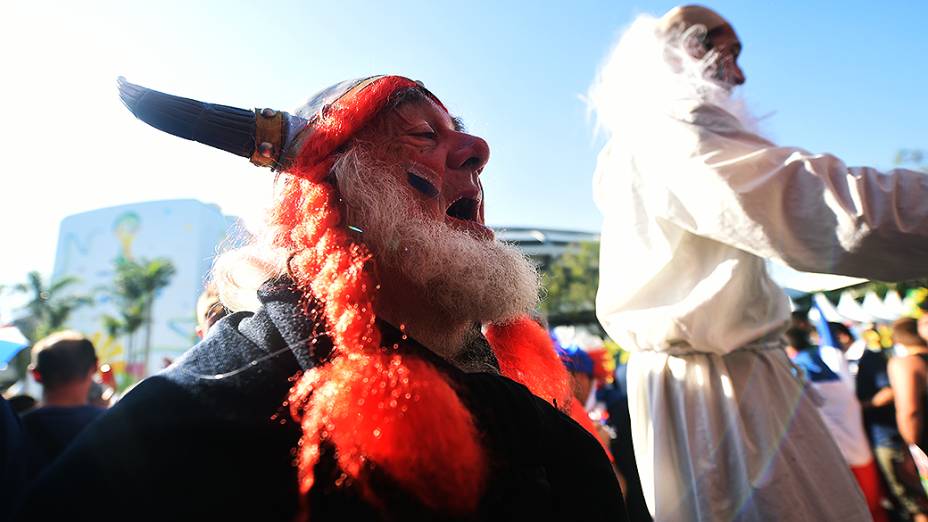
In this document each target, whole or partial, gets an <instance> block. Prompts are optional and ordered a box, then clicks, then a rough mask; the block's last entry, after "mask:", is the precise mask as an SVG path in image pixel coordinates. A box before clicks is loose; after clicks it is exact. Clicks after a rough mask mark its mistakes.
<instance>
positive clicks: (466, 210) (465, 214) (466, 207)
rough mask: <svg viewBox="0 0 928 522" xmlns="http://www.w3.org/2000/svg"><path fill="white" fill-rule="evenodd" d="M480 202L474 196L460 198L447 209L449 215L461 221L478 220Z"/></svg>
mask: <svg viewBox="0 0 928 522" xmlns="http://www.w3.org/2000/svg"><path fill="white" fill-rule="evenodd" d="M479 211H480V202H479V201H477V200H476V199H473V198H460V199H458V200H457V201H455V202H454V203H452V204H451V206H450V207H448V210H446V211H445V213H446V214H448V215H449V216H451V217H453V218H455V219H460V220H461V221H477V217H478V212H479Z"/></svg>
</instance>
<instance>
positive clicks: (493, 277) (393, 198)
mask: <svg viewBox="0 0 928 522" xmlns="http://www.w3.org/2000/svg"><path fill="white" fill-rule="evenodd" d="M365 156H366V155H365V154H363V153H362V152H361V151H358V150H357V149H353V150H351V151H349V152H347V153H345V154H344V155H343V156H342V157H341V158H340V159H339V161H338V162H337V163H336V165H335V167H334V171H335V177H336V179H337V180H338V187H339V191H340V192H341V194H342V196H343V197H344V199H345V201H346V204H347V205H348V208H349V210H348V214H349V218H350V219H349V224H351V225H353V226H356V227H358V228H360V229H361V230H363V232H362V237H363V239H364V243H365V244H366V245H367V246H368V248H370V249H371V251H372V253H373V254H374V257H375V259H376V260H377V262H378V264H379V266H380V269H381V270H384V271H392V272H398V273H400V274H402V275H403V277H404V278H405V279H406V280H408V281H409V282H410V283H411V284H412V285H414V286H415V289H416V290H417V291H418V293H419V294H420V295H421V296H422V297H423V299H425V300H427V301H428V302H430V303H431V304H433V305H434V306H437V307H438V308H439V309H441V310H442V311H443V312H444V314H445V315H447V316H448V317H452V318H466V319H467V320H469V321H473V322H481V323H484V322H505V321H507V320H511V319H514V318H515V317H516V316H518V315H521V314H525V313H529V312H531V311H532V310H533V309H534V308H535V305H536V304H537V303H538V289H539V278H538V273H537V271H536V269H535V266H534V265H533V264H532V262H531V261H530V260H529V259H528V258H527V257H525V256H524V255H523V254H522V253H521V252H520V251H519V250H517V249H516V248H514V247H512V246H509V245H506V244H504V243H502V242H500V241H497V240H495V239H494V240H485V239H478V238H475V237H473V236H471V235H470V234H468V233H467V232H464V231H460V230H456V229H454V228H452V227H450V226H449V225H448V224H447V223H445V222H443V221H435V220H432V219H428V218H426V217H424V216H422V215H421V213H420V211H419V210H418V209H417V208H416V206H415V203H414V202H413V200H412V196H411V195H410V194H409V191H408V190H407V189H404V188H403V187H401V186H400V185H399V184H398V183H397V182H396V181H395V179H394V178H393V177H392V176H390V175H389V170H387V169H389V168H396V167H395V166H387V165H378V164H376V163H375V162H373V161H371V160H370V159H368V158H367V157H365Z"/></svg>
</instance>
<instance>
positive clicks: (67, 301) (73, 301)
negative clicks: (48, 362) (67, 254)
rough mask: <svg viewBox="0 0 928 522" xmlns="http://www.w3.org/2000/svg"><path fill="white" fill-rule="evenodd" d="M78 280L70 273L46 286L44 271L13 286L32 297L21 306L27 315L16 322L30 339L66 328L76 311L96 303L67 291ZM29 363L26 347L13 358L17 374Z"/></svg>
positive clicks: (22, 372) (23, 371)
mask: <svg viewBox="0 0 928 522" xmlns="http://www.w3.org/2000/svg"><path fill="white" fill-rule="evenodd" d="M79 281H80V280H79V279H78V278H77V277H73V276H67V277H61V278H59V279H56V280H55V281H52V282H51V283H49V284H48V285H46V284H45V281H44V280H43V279H42V276H41V274H39V273H38V272H36V271H32V272H29V274H28V275H27V276H26V282H25V283H19V284H16V285H13V287H12V289H11V290H12V291H13V292H15V293H19V294H27V295H28V296H29V301H28V302H27V303H26V304H25V305H24V306H23V307H22V308H21V309H20V310H21V311H24V312H25V314H23V315H22V316H21V317H20V318H18V319H16V320H15V321H13V324H15V325H16V327H17V328H19V330H20V331H21V332H22V333H23V335H24V336H25V337H26V339H29V342H31V343H35V342H36V341H38V340H39V339H42V338H43V337H45V336H47V335H49V334H52V333H54V332H56V331H58V330H61V329H63V328H64V326H65V323H66V322H67V321H68V317H70V315H71V313H72V312H74V310H76V309H78V308H80V307H82V306H85V305H88V304H90V303H92V302H93V299H92V298H90V297H88V296H82V295H74V294H70V295H65V294H64V292H65V290H66V289H67V288H68V287H69V286H72V285H74V284H76V283H78V282H79ZM28 365H29V351H28V350H23V351H22V352H20V353H19V355H17V356H16V358H15V360H14V367H15V368H16V372H17V377H19V378H21V377H23V376H24V375H25V374H26V368H27V367H28Z"/></svg>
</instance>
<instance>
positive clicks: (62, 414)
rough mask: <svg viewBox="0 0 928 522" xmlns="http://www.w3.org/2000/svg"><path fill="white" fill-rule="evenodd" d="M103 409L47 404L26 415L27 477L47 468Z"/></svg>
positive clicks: (24, 427)
mask: <svg viewBox="0 0 928 522" xmlns="http://www.w3.org/2000/svg"><path fill="white" fill-rule="evenodd" d="M103 411H104V410H103V408H98V407H96V406H90V405H85V406H43V407H41V408H36V409H34V410H31V411H29V412H28V413H26V414H25V415H23V418H22V423H23V433H24V436H25V446H26V447H25V452H26V463H27V464H26V466H27V471H26V473H27V479H28V480H31V479H33V478H35V477H36V476H38V474H39V473H40V472H41V471H42V470H43V469H45V467H46V466H48V465H49V463H51V462H52V461H53V460H55V458H56V457H58V455H60V454H61V452H63V451H64V449H65V448H66V447H68V444H70V443H71V441H73V440H74V439H75V438H76V437H77V435H78V434H79V433H80V432H81V431H83V430H84V428H86V427H87V426H88V425H89V424H90V423H91V422H93V421H94V420H95V419H96V418H97V417H99V416H100V414H102V413H103Z"/></svg>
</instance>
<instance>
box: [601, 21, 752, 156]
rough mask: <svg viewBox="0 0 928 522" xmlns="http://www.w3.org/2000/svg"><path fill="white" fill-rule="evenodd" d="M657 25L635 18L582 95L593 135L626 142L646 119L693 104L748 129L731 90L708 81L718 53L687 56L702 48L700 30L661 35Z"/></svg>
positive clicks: (741, 107) (749, 122)
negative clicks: (592, 118)
mask: <svg viewBox="0 0 928 522" xmlns="http://www.w3.org/2000/svg"><path fill="white" fill-rule="evenodd" d="M657 26H658V19H657V18H655V17H654V16H651V15H647V14H645V15H640V16H638V17H637V18H636V19H635V20H634V21H633V22H632V23H631V25H629V26H628V28H626V29H625V31H624V32H623V33H622V35H621V37H620V38H619V40H618V41H617V42H616V44H615V46H614V47H613V48H612V50H611V51H610V52H609V54H608V56H607V57H606V59H605V61H604V62H603V64H602V66H601V67H600V69H599V71H598V73H597V75H596V79H595V80H594V82H593V85H592V86H591V87H590V89H589V92H588V94H587V99H588V102H589V106H590V109H591V110H593V111H595V113H596V126H597V130H605V131H606V132H607V133H608V134H609V135H611V136H619V137H620V139H622V138H626V137H632V136H633V135H634V134H635V132H636V130H635V129H636V128H639V129H640V126H641V125H646V124H648V122H649V120H650V119H652V118H654V117H656V116H662V115H667V114H668V113H670V112H671V111H673V110H674V109H675V108H676V107H677V106H678V104H687V103H693V102H697V103H707V104H713V105H718V106H720V107H722V108H724V109H725V110H727V111H728V112H730V113H732V114H733V115H734V116H736V117H738V118H739V119H740V120H741V121H742V124H744V125H746V126H749V127H753V118H752V117H750V116H749V114H748V112H747V111H746V110H745V108H744V104H743V102H742V101H741V99H740V98H737V97H733V96H732V91H731V86H729V85H726V84H725V83H723V82H721V81H718V80H716V79H715V78H714V76H715V72H716V67H717V66H716V62H717V60H718V58H719V55H718V53H717V52H716V51H714V50H710V51H709V52H707V53H705V55H704V56H702V57H701V58H694V57H693V54H694V52H695V48H696V47H697V46H702V45H704V44H703V42H704V41H705V38H706V35H707V31H706V28H705V26H702V25H698V24H697V25H694V26H692V27H690V28H688V29H685V30H684V29H683V28H682V27H676V28H672V29H671V30H670V31H668V32H667V33H665V34H659V33H658V31H657Z"/></svg>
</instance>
